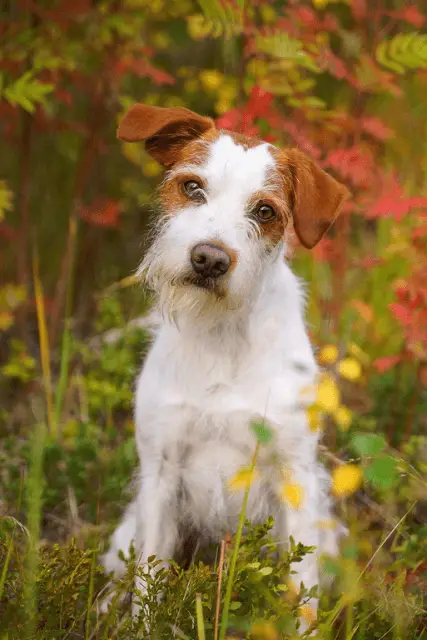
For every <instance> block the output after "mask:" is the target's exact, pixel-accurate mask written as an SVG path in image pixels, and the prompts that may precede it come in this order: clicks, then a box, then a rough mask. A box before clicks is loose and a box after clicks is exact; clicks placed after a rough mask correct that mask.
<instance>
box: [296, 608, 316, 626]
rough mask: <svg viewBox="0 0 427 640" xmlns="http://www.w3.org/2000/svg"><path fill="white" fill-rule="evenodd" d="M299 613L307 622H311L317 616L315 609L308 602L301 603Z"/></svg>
mask: <svg viewBox="0 0 427 640" xmlns="http://www.w3.org/2000/svg"><path fill="white" fill-rule="evenodd" d="M299 614H300V616H301V618H303V619H304V620H305V622H307V624H313V622H315V621H316V618H317V615H316V610H315V609H314V608H313V607H311V606H310V605H309V604H303V605H302V607H300V610H299Z"/></svg>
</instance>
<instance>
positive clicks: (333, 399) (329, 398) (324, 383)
mask: <svg viewBox="0 0 427 640" xmlns="http://www.w3.org/2000/svg"><path fill="white" fill-rule="evenodd" d="M316 404H317V406H318V407H319V409H320V410H321V411H324V412H325V413H333V412H334V411H336V410H337V409H338V407H339V404H340V392H339V389H338V387H337V384H336V382H335V380H333V378H331V377H330V376H328V375H326V376H323V378H322V380H321V381H320V383H319V386H318V388H317V403H316Z"/></svg>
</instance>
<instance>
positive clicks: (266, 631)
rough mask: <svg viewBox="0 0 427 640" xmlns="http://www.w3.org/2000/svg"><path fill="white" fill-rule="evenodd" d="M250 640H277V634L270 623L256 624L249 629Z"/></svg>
mask: <svg viewBox="0 0 427 640" xmlns="http://www.w3.org/2000/svg"><path fill="white" fill-rule="evenodd" d="M250 634H251V638H252V637H253V638H257V640H279V634H278V632H277V630H276V628H275V627H274V625H273V624H272V623H271V622H268V621H265V622H256V623H255V624H253V625H252V627H251V631H250Z"/></svg>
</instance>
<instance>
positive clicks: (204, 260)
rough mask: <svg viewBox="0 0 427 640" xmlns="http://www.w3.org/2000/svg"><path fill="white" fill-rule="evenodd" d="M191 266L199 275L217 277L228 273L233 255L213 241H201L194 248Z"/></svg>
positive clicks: (210, 277) (191, 255)
mask: <svg viewBox="0 0 427 640" xmlns="http://www.w3.org/2000/svg"><path fill="white" fill-rule="evenodd" d="M190 260H191V266H192V267H193V271H194V272H195V273H196V274H197V276H199V277H201V278H206V279H215V278H219V277H220V276H223V275H225V274H226V273H227V271H228V270H229V268H230V266H231V257H230V255H229V254H228V253H227V251H226V250H225V249H224V248H223V247H221V246H219V245H217V244H213V243H211V242H200V243H199V244H196V246H195V247H193V248H192V250H191V254H190Z"/></svg>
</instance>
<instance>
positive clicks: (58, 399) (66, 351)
mask: <svg viewBox="0 0 427 640" xmlns="http://www.w3.org/2000/svg"><path fill="white" fill-rule="evenodd" d="M76 235H77V220H76V219H75V217H74V216H71V218H70V228H69V244H70V246H72V247H74V248H75V244H76V242H75V241H76ZM73 255H74V252H73ZM72 291H73V264H71V265H70V268H69V270H68V280H67V289H66V298H65V322H64V332H63V334H62V344H61V365H60V371H59V380H58V387H57V389H56V394H55V424H56V425H57V427H58V425H59V424H60V419H61V410H62V405H63V402H64V396H65V391H66V388H67V382H68V371H69V362H70V351H71V333H70V315H71V298H72Z"/></svg>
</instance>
